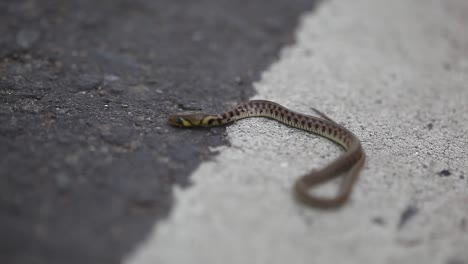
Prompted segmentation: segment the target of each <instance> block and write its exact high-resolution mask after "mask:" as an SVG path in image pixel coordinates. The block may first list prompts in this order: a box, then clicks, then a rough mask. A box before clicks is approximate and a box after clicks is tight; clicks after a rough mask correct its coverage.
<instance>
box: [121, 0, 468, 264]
mask: <svg viewBox="0 0 468 264" xmlns="http://www.w3.org/2000/svg"><path fill="white" fill-rule="evenodd" d="M466 25H468V2H467V1H465V0H449V1H442V0H439V1H423V0H411V1H408V0H395V1H385V0H355V1H346V0H341V1H338V0H336V1H327V2H324V3H323V4H322V5H321V7H320V8H319V10H318V12H317V13H315V14H313V13H311V14H308V15H305V16H304V17H303V20H302V23H301V25H300V27H299V29H298V30H297V43H296V44H294V45H292V46H290V47H287V48H285V49H284V50H283V52H282V55H281V57H280V59H279V60H278V62H276V63H274V64H273V65H272V66H271V67H270V68H269V69H268V70H267V71H266V72H265V73H264V74H263V77H262V79H261V80H260V81H259V82H258V83H256V84H255V87H256V89H257V92H258V94H257V95H256V96H255V98H264V99H270V100H274V101H277V102H279V103H281V104H284V105H286V106H288V107H290V108H292V109H295V110H298V111H301V112H306V113H312V111H311V110H310V107H311V106H314V107H317V108H318V109H321V110H322V111H324V112H325V113H327V114H328V115H329V116H331V117H333V118H334V119H335V120H337V121H338V122H340V123H342V124H344V125H345V126H346V127H348V128H349V129H350V130H351V131H353V132H355V134H357V135H358V137H359V138H360V139H361V140H362V142H363V145H364V148H365V150H366V152H367V155H368V157H369V158H368V162H367V165H366V166H365V169H364V171H363V172H362V174H361V178H360V180H359V182H358V184H357V186H356V188H355V191H354V193H353V195H352V199H351V202H350V203H349V204H348V205H347V206H345V207H344V208H343V209H342V210H339V211H331V212H324V211H320V210H314V209H310V208H306V207H304V206H302V205H301V204H297V203H295V202H294V200H293V199H292V197H291V185H292V183H293V182H294V180H295V179H296V178H297V176H298V175H300V174H301V173H304V172H306V171H309V170H310V169H313V168H317V167H320V166H323V165H325V164H326V163H327V162H329V161H331V160H332V159H333V158H334V157H336V156H337V155H339V153H340V151H341V150H340V149H339V148H338V147H337V146H335V145H334V144H332V143H330V142H328V141H327V140H324V139H322V138H318V137H316V136H313V135H308V134H306V133H303V132H300V131H296V130H294V129H289V128H286V127H284V126H283V125H280V124H278V123H276V122H274V121H269V120H263V119H255V120H254V119H250V120H243V121H240V122H238V123H236V124H235V125H232V126H230V127H229V128H228V129H227V134H228V139H229V141H230V142H231V146H230V147H222V148H220V149H218V150H219V151H220V154H219V156H217V157H216V158H215V159H214V160H212V161H208V162H205V163H203V164H202V165H201V166H200V167H199V168H198V170H196V171H195V172H194V174H193V175H192V179H193V182H194V184H193V186H192V187H190V188H187V189H184V190H181V189H179V188H176V190H175V198H174V199H175V202H176V206H175V208H174V210H173V211H172V213H171V215H170V217H169V218H168V219H167V220H165V221H163V222H161V223H159V224H157V225H155V227H154V231H153V233H152V234H151V235H150V236H149V237H148V239H147V241H146V242H144V243H142V244H141V246H140V247H139V249H138V250H136V251H135V252H134V253H133V254H131V255H129V256H128V258H127V260H126V262H125V263H126V264H146V263H148V264H149V263H160V264H164V263H204V264H210V263H447V264H462V263H468V250H467V249H468V223H467V222H468V183H467V178H468V148H467V144H468V135H467V133H466V131H467V130H468V86H467V84H468V31H467V30H466ZM174 133H176V132H174ZM329 185H331V186H328V187H327V188H326V189H332V188H333V187H334V186H333V185H334V184H333V183H331V184H329Z"/></svg>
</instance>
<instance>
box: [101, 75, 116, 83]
mask: <svg viewBox="0 0 468 264" xmlns="http://www.w3.org/2000/svg"><path fill="white" fill-rule="evenodd" d="M119 79H120V78H119V76H117V75H112V74H109V75H105V76H104V81H107V82H114V81H118V80H119Z"/></svg>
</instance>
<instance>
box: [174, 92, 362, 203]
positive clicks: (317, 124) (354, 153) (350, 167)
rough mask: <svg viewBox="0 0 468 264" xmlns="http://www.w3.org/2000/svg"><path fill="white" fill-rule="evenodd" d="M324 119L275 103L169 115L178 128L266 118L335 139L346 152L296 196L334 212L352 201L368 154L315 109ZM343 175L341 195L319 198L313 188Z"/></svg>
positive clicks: (299, 186)
mask: <svg viewBox="0 0 468 264" xmlns="http://www.w3.org/2000/svg"><path fill="white" fill-rule="evenodd" d="M312 109H313V110H314V111H315V112H316V113H317V114H318V115H319V116H321V118H318V117H315V116H310V115H305V114H301V113H297V112H294V111H291V110H289V109H288V108H286V107H284V106H282V105H280V104H277V103H275V102H271V101H265V100H253V101H249V102H246V103H243V104H240V105H238V106H237V107H236V108H235V109H234V110H231V111H228V112H225V113H221V114H206V113H194V112H187V113H178V114H173V115H171V116H169V120H168V121H169V124H171V125H173V126H176V127H211V126H219V125H225V124H228V123H232V122H234V121H236V120H239V119H243V118H248V117H266V118H271V119H274V120H277V121H279V122H281V123H283V124H286V125H288V126H291V127H294V128H298V129H302V130H305V131H308V132H312V133H315V134H317V135H320V136H323V137H325V138H328V139H330V140H332V141H333V142H335V143H337V144H339V145H340V146H342V147H343V148H344V149H345V152H344V153H343V154H341V155H340V156H339V157H338V158H336V159H335V160H334V161H333V162H331V163H330V164H329V165H327V166H326V167H324V168H322V169H320V170H313V171H311V172H309V173H307V174H306V175H303V176H302V177H300V178H299V179H298V180H297V181H296V183H295V184H294V194H295V197H296V198H297V199H298V200H299V201H301V202H303V203H304V204H306V205H309V206H312V207H317V208H323V209H330V208H338V207H341V206H342V205H344V204H345V203H346V201H347V200H348V198H349V196H350V194H351V192H352V189H353V186H354V183H355V182H356V180H357V178H358V176H359V172H360V171H361V169H362V167H363V165H364V162H365V153H364V150H363V149H362V146H361V142H360V141H359V139H358V138H357V137H356V136H355V135H354V134H353V133H352V132H350V131H349V130H348V129H346V128H345V127H343V126H341V125H339V124H338V123H336V122H335V121H333V120H332V119H330V118H329V117H327V116H326V115H325V114H323V113H322V112H320V111H318V110H316V109H314V108H312ZM340 175H342V177H343V178H342V179H341V183H340V186H339V187H338V191H337V194H336V195H335V196H333V197H331V198H330V197H319V196H316V195H313V194H312V192H311V191H312V188H314V187H316V186H317V185H320V184H322V183H324V182H326V181H328V180H331V179H333V178H336V177H338V176H340Z"/></svg>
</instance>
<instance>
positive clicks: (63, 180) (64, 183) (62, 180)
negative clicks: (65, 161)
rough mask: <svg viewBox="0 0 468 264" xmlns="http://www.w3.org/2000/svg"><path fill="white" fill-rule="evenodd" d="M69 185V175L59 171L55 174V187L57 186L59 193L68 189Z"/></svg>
mask: <svg viewBox="0 0 468 264" xmlns="http://www.w3.org/2000/svg"><path fill="white" fill-rule="evenodd" d="M70 186H71V179H70V176H68V175H67V174H65V173H59V174H57V175H55V187H57V190H58V191H59V192H60V193H65V192H68V191H69V190H70Z"/></svg>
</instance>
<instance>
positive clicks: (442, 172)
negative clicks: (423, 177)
mask: <svg viewBox="0 0 468 264" xmlns="http://www.w3.org/2000/svg"><path fill="white" fill-rule="evenodd" d="M451 174H452V173H451V172H450V171H449V170H442V171H440V172H439V176H441V177H447V176H450V175H451Z"/></svg>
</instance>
